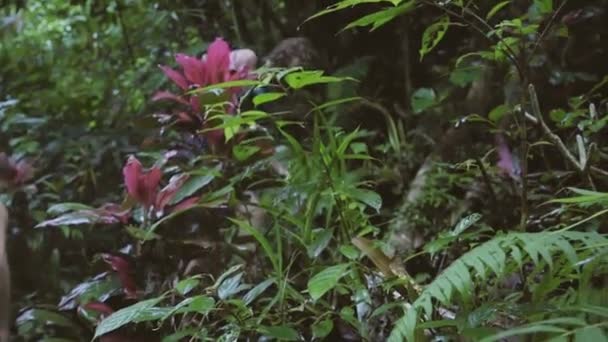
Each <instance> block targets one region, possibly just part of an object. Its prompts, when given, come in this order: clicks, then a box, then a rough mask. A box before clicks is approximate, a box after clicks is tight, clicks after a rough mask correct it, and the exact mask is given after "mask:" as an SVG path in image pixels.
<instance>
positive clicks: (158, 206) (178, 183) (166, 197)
mask: <svg viewBox="0 0 608 342" xmlns="http://www.w3.org/2000/svg"><path fill="white" fill-rule="evenodd" d="M187 179H188V174H186V173H182V174H181V175H178V176H173V177H171V179H170V180H169V184H167V186H165V187H164V188H163V189H162V190H161V191H160V192H159V193H158V195H157V196H156V202H155V205H154V209H155V210H156V212H157V213H161V215H162V211H163V209H164V208H165V207H166V206H167V204H169V202H171V200H172V199H173V197H175V194H177V192H178V191H179V189H181V187H182V186H183V185H184V183H185V182H186V180H187Z"/></svg>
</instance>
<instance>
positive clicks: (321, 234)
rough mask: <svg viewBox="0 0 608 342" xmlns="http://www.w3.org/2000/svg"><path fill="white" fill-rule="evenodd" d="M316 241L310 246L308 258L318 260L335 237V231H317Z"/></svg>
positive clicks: (315, 232) (315, 234)
mask: <svg viewBox="0 0 608 342" xmlns="http://www.w3.org/2000/svg"><path fill="white" fill-rule="evenodd" d="M313 233H314V239H313V241H312V244H311V245H310V246H308V249H307V251H308V257H309V258H311V259H315V258H317V257H318V256H319V255H321V253H322V252H323V251H324V250H325V248H326V247H327V246H328V245H329V242H330V241H331V238H332V237H333V235H334V231H333V229H331V228H328V229H325V228H320V229H318V230H315V231H314V232H313Z"/></svg>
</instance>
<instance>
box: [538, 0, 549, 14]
mask: <svg viewBox="0 0 608 342" xmlns="http://www.w3.org/2000/svg"><path fill="white" fill-rule="evenodd" d="M534 5H535V6H536V8H538V11H539V12H540V14H548V13H551V12H553V0H534Z"/></svg>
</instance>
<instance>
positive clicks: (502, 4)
mask: <svg viewBox="0 0 608 342" xmlns="http://www.w3.org/2000/svg"><path fill="white" fill-rule="evenodd" d="M510 3H511V0H506V1H503V2H499V3H497V4H496V5H494V7H492V9H490V11H489V12H488V14H486V20H490V19H492V17H493V16H494V15H495V14H496V13H498V12H499V11H500V10H501V9H503V8H505V7H506V6H507V5H508V4H510Z"/></svg>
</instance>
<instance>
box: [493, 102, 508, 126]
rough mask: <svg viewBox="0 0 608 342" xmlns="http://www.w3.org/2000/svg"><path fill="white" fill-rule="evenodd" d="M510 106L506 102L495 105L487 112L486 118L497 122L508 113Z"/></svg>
mask: <svg viewBox="0 0 608 342" xmlns="http://www.w3.org/2000/svg"><path fill="white" fill-rule="evenodd" d="M509 111H510V108H509V106H507V105H506V104H501V105H498V106H497V107H495V108H494V109H492V110H491V111H490V114H488V119H490V121H492V122H493V123H495V124H496V123H498V122H499V121H500V120H501V119H502V118H503V117H504V116H505V115H506V114H507V113H509Z"/></svg>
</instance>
